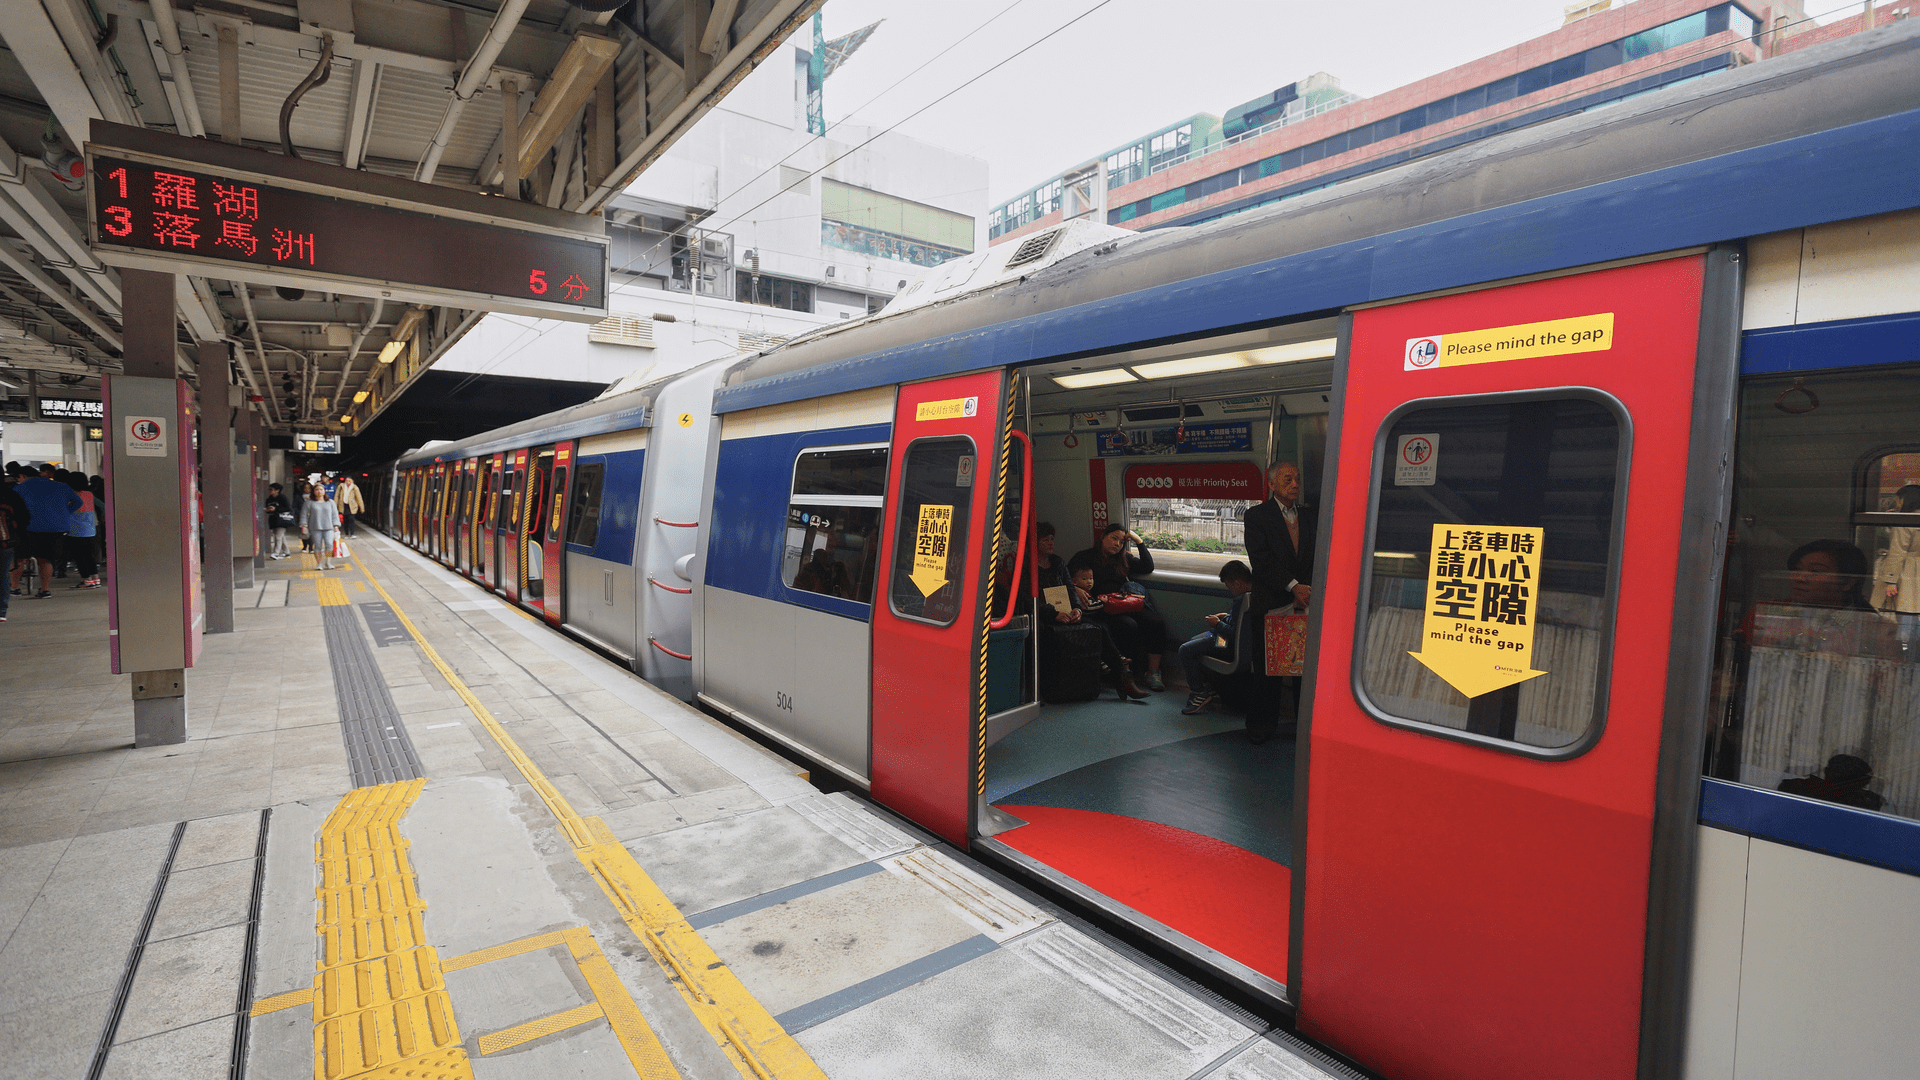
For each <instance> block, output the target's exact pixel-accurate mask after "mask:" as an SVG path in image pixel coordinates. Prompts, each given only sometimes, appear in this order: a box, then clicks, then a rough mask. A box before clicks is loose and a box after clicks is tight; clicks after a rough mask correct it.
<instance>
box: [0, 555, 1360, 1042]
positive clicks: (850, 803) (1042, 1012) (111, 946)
mask: <svg viewBox="0 0 1920 1080" xmlns="http://www.w3.org/2000/svg"><path fill="white" fill-rule="evenodd" d="M355 549H356V550H355V558H354V559H353V560H351V561H350V562H349V563H347V564H346V565H345V566H343V567H342V568H340V569H336V570H334V571H332V572H320V571H317V570H315V569H314V568H313V566H312V560H311V558H310V557H301V556H296V557H294V558H292V559H288V560H285V561H281V562H270V563H269V564H268V567H267V569H266V570H265V571H264V572H263V573H262V575H261V580H260V583H259V585H258V586H257V587H255V588H253V589H250V590H244V591H242V592H241V593H240V594H239V596H240V598H241V599H240V603H239V610H238V611H237V613H236V620H235V621H236V625H237V631H236V632H235V633H232V634H226V635H217V636H210V637H208V638H207V641H206V651H205V654H204V656H203V658H202V660H201V662H200V664H199V665H198V666H197V667H195V668H194V669H193V670H192V671H191V672H190V673H189V676H188V701H189V716H190V719H189V734H190V738H189V741H188V742H186V743H185V744H182V745H177V746H171V747H154V748H148V749H139V750H136V749H132V748H131V746H130V743H131V732H132V706H131V703H130V701H129V698H128V686H127V680H126V678H125V677H124V676H113V675H109V674H107V673H106V669H107V658H106V648H105V626H106V611H105V608H106V599H105V596H104V594H103V592H100V591H94V592H72V591H68V590H66V589H64V588H61V587H60V586H61V585H64V584H65V583H64V582H61V583H57V584H56V595H55V596H54V597H53V598H52V599H49V600H39V601H36V600H32V599H27V598H15V600H14V604H13V608H12V611H11V612H10V621H9V622H8V623H6V624H5V626H4V627H0V632H4V634H5V640H6V644H7V651H6V656H7V660H8V662H7V663H6V664H5V665H4V666H0V701H4V703H5V704H4V705H0V1055H3V1056H0V1061H5V1062H6V1065H5V1066H4V1068H0V1072H4V1073H5V1074H6V1075H18V1076H33V1077H44V1078H64V1077H72V1078H75V1080H80V1078H84V1077H93V1076H99V1077H110V1078H118V1077H128V1078H133V1077H138V1078H142V1080H152V1078H161V1077H181V1078H200V1077H208V1078H212V1077H229V1076H246V1077H255V1078H305V1077H315V1078H318V1080H346V1078H350V1077H358V1076H383V1077H384V1076H401V1075H411V1076H443V1077H449V1078H452V1077H467V1076H472V1077H481V1078H486V1077H563V1076H564V1077H590V1078H615V1077H621V1078H624V1077H634V1076H639V1077H644V1078H649V1080H652V1078H667V1077H676V1076H677V1077H687V1078H696V1077H697V1078H719V1080H728V1078H737V1077H747V1078H761V1077H769V1078H777V1080H789V1078H802V1077H820V1076H827V1077H833V1078H836V1080H838V1078H851V1077H874V1078H887V1080H896V1078H902V1077H978V1076H989V1075H991V1076H995V1077H1000V1078H1022V1077H1036V1078H1037V1077H1083V1076H1115V1077H1122V1076H1124V1077H1129V1078H1158V1077H1165V1078H1169V1080H1175V1078H1189V1077H1201V1076H1208V1075H1218V1076H1222V1077H1226V1076H1231V1077H1235V1078H1247V1080H1254V1078H1260V1077H1275V1078H1279V1077H1315V1076H1341V1075H1349V1074H1348V1073H1346V1072H1345V1071H1344V1070H1342V1069H1341V1068H1340V1067H1339V1066H1337V1065H1336V1064H1334V1063H1331V1062H1328V1061H1324V1060H1320V1059H1317V1058H1316V1057H1315V1056H1314V1055H1313V1053H1312V1051H1311V1050H1310V1049H1306V1048H1303V1047H1302V1046H1301V1044H1298V1043H1297V1041H1295V1040H1293V1039H1292V1037H1291V1036H1290V1035H1288V1034H1287V1033H1286V1032H1284V1031H1281V1030H1278V1029H1276V1028H1275V1027H1274V1026H1273V1025H1272V1024H1271V1023H1270V1022H1269V1021H1267V1020H1265V1019H1262V1018H1260V1017H1257V1016H1254V1015H1253V1014H1251V1013H1248V1012H1246V1011H1244V1010H1242V1009H1240V1008H1238V1007H1236V1006H1235V1005H1233V1004H1232V1003H1230V1002H1228V1001H1225V1000H1224V999H1221V998H1218V997H1216V996H1214V995H1212V994H1210V993H1209V992H1207V991H1206V990H1205V989H1204V988H1202V987H1199V986H1198V985H1197V984H1193V983H1191V982H1188V981H1187V980H1185V979H1183V978H1182V977H1181V976H1179V975H1178V974H1177V973H1175V972H1172V971H1170V970H1168V969H1165V968H1162V967H1160V966H1159V965H1158V964H1157V963H1155V962H1154V961H1153V960H1151V959H1150V958H1147V957H1144V956H1142V955H1140V954H1138V953H1134V952H1133V951H1132V950H1130V949H1128V948H1127V947H1126V946H1125V945H1124V944H1122V943H1119V942H1117V941H1114V940H1112V939H1109V938H1107V937H1106V936H1105V935H1104V934H1103V933H1101V932H1100V931H1099V930H1098V929H1097V928H1094V927H1091V926H1089V925H1087V924H1085V923H1083V922H1080V921H1079V920H1078V919H1076V918H1075V917H1073V916H1072V915H1071V914H1069V913H1067V912H1065V911H1063V910H1061V909H1060V908H1058V907H1056V906H1054V905H1053V904H1051V903H1049V902H1048V901H1047V900H1045V899H1044V898H1042V897H1039V896H1037V895H1035V894H1033V893H1031V892H1028V891H1027V890H1025V889H1024V888H1022V887H1021V886H1020V885H1019V884H1018V883H1015V882H1010V881H1007V880H1005V879H1003V878H1000V877H999V876H997V875H996V874H994V873H993V872H991V871H989V870H987V869H985V868H984V867H982V866H980V865H979V864H977V863H975V862H973V861H972V860H971V859H970V858H968V857H967V856H966V855H964V854H963V853H960V852H957V851H955V850H953V849H952V848H950V847H948V846H947V845H944V844H942V843H940V842H938V841H936V840H934V839H933V838H932V837H930V836H927V835H925V834H922V833H919V832H918V831H916V830H914V829H913V828H912V827H911V826H907V825H904V824H902V823H900V822H899V821H897V820H896V819H893V818H891V817H890V816H888V815H886V814H885V813H884V812H881V811H877V810H875V809H874V808H872V807H870V806H868V805H867V804H865V803H863V802H862V801H860V800H859V799H857V798H855V797H853V796H850V795H848V794H845V793H837V794H823V793H822V792H821V791H819V790H818V789H816V788H815V787H814V786H813V785H812V784H810V783H809V782H808V781H807V779H806V777H805V775H804V774H803V773H802V772H801V771H800V769H799V768H798V767H797V766H795V765H794V764H792V763H791V762H788V761H785V760H783V759H781V758H780V757H778V756H776V755H774V754H773V753H770V752H769V751H768V750H766V749H765V748H763V747H762V746H760V745H758V744H756V743H754V742H751V741H749V740H747V739H746V738H744V737H743V736H741V735H740V734H738V733H736V732H734V731H733V730H731V729H729V728H727V727H726V726H724V725H722V724H721V723H719V722H717V721H716V720H714V719H712V718H710V717H708V716H706V715H704V714H702V713H700V712H698V711H696V710H694V709H692V708H690V707H689V706H687V705H686V704H684V703H682V702H680V701H678V700H676V699H673V698H671V697H669V696H667V695H665V694H663V693H661V692H660V691H658V690H656V689H654V688H653V687H651V686H650V685H648V684H647V683H645V682H642V681H641V680H639V679H637V678H635V677H633V676H631V675H629V674H628V673H626V672H625V671H623V670H622V669H620V668H618V667H617V666H615V665H613V664H611V663H609V662H608V661H607V660H605V659H603V658H601V657H599V656H598V655H596V654H594V653H592V652H589V651H588V650H586V649H584V648H582V647H580V646H579V645H577V644H575V643H573V642H571V641H570V640H568V639H566V638H564V637H562V636H560V635H559V634H557V633H554V632H553V631H551V630H549V629H548V628H547V627H545V626H544V625H541V624H539V623H537V622H536V621H534V620H533V619H532V618H531V617H529V616H528V615H526V614H525V613H523V612H521V611H518V610H516V609H514V608H512V607H509V606H508V605H506V604H504V603H503V602H501V601H499V600H498V599H496V598H494V597H492V596H489V595H487V594H485V593H483V592H481V591H480V590H479V589H477V588H475V587H474V586H472V585H470V584H468V583H466V582H463V581H460V580H459V579H457V578H455V577H454V576H453V575H451V574H448V573H447V572H445V571H444V570H442V569H441V568H439V567H437V566H435V565H433V564H432V563H430V562H428V561H426V560H425V559H422V558H421V557H419V556H418V555H416V554H414V553H412V552H409V551H406V550H404V549H402V548H400V547H399V546H398V545H394V544H390V543H388V542H387V541H386V540H385V539H384V538H381V537H379V536H377V535H371V534H368V533H366V532H365V531H363V532H362V534H361V536H360V538H359V539H358V540H357V541H356V542H355Z"/></svg>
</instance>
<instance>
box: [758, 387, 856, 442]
mask: <svg viewBox="0 0 1920 1080" xmlns="http://www.w3.org/2000/svg"><path fill="white" fill-rule="evenodd" d="M893 393H894V388H893V387H891V386H876V387H874V388H872V389H870V390H855V391H853V392H852V393H847V394H835V395H833V396H832V397H823V398H810V399H808V400H806V401H794V402H789V403H787V404H785V405H769V406H767V407H766V408H764V409H748V410H746V411H745V412H736V413H728V414H727V415H726V416H725V417H724V418H722V423H721V427H720V437H721V438H722V439H751V438H754V437H756V436H760V435H784V434H786V433H788V432H793V431H824V430H826V429H828V428H843V427H859V426H861V425H863V424H891V423H893Z"/></svg>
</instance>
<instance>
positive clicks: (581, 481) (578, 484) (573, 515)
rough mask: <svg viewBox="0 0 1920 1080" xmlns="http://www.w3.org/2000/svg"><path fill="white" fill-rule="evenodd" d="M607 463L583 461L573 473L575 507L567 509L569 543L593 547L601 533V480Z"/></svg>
mask: <svg viewBox="0 0 1920 1080" xmlns="http://www.w3.org/2000/svg"><path fill="white" fill-rule="evenodd" d="M606 472H607V465H606V463H605V462H603V461H588V462H583V463H582V464H581V465H580V467H579V468H578V469H576V470H575V471H574V474H573V508H572V509H571V510H568V511H567V543H569V544H580V545H582V546H584V547H592V546H593V541H594V539H595V538H596V537H598V536H599V535H600V481H601V480H602V479H604V478H605V476H606Z"/></svg>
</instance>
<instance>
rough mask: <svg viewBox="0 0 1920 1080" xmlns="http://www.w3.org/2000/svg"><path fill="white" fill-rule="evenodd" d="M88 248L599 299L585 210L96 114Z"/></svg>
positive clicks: (471, 295)
mask: <svg viewBox="0 0 1920 1080" xmlns="http://www.w3.org/2000/svg"><path fill="white" fill-rule="evenodd" d="M86 154H87V176H88V184H87V242H88V245H89V246H90V247H91V248H92V249H93V250H94V252H95V253H96V254H97V255H98V256H99V257H100V259H101V261H103V262H106V263H109V264H111V265H114V266H125V267H132V268H135V269H144V270H158V271H161V272H163V273H201V274H211V275H213V276H217V277H221V278H229V279H234V280H240V281H248V282H253V283H257V284H263V285H278V286H284V287H289V288H299V289H316V290H320V291H326V292H345V293H351V294H354V295H359V296H373V297H379V298H381V299H397V300H401V301H407V302H414V303H424V304H451V305H455V306H460V307H466V308H476V309H482V310H487V311H507V312H518V313H520V314H526V315H534V316H544V317H547V318H562V319H574V320H580V321H587V320H598V319H601V318H604V317H605V316H606V314H607V283H608V264H607V252H608V240H607V236H606V226H605V224H604V223H603V222H602V221H601V220H600V219H598V218H594V217H588V216H585V215H581V214H572V213H566V212H563V211H558V210H552V209H549V208H547V207H545V206H538V205H532V204H528V203H523V202H519V201H517V200H511V199H503V198H493V197H490V196H486V195H480V194H477V193H474V192H468V191H457V190H454V189H452V188H446V187H437V186H435V185H432V184H420V183H415V182H413V181H411V180H402V179H399V178H397V177H390V176H378V175H374V174H371V173H366V172H361V171H358V170H354V169H343V168H340V167H338V166H333V165H325V164H321V163H319V162H311V161H302V160H300V159H298V158H289V157H285V156H282V155H280V154H270V153H267V152H266V151H264V150H254V149H250V148H247V147H242V146H232V145H228V144H226V143H219V142H211V141H208V140H206V139H187V138H181V137H180V136H177V135H170V134H167V133H165V132H156V131H148V130H144V129H140V128H131V127H124V126H121V125H118V124H109V123H105V122H103V121H98V120H96V121H94V123H93V132H92V138H91V139H90V140H89V141H88V143H87V146H86Z"/></svg>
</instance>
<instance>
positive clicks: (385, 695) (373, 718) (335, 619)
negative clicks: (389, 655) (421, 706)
mask: <svg viewBox="0 0 1920 1080" xmlns="http://www.w3.org/2000/svg"><path fill="white" fill-rule="evenodd" d="M320 617H321V619H322V620H323V621H324V623H325V627H326V636H327V658H328V660H329V661H330V662H331V664H332V667H333V696H334V700H335V701H336V702H337V703H338V704H339V706H340V732H341V736H342V737H343V738H344V739H345V740H346V744H347V765H348V767H349V768H350V769H351V771H352V774H353V786H354V787H371V786H373V785H375V784H391V783H393V782H395V781H398V780H412V779H415V778H417V777H419V776H422V775H424V772H423V771H422V769H421V767H420V756H419V755H418V754H417V753H415V752H414V749H413V740H411V739H409V738H408V737H407V727H406V725H405V724H404V723H402V722H401V720H400V710H399V709H398V708H396V707H395V706H394V704H393V695H392V694H391V693H390V692H388V690H387V679H386V676H385V675H383V674H381V672H380V665H378V664H376V663H374V660H373V650H372V649H371V648H369V647H368V646H367V639H366V637H365V636H364V635H363V634H361V632H360V620H359V619H358V618H356V617H355V616H354V614H353V608H352V607H351V606H348V605H344V604H340V605H331V606H327V607H323V608H321V609H320Z"/></svg>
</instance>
